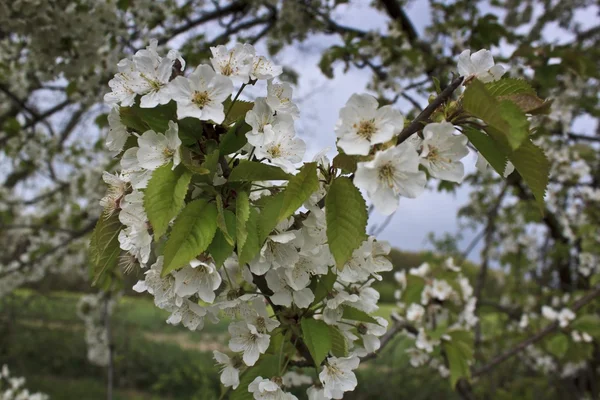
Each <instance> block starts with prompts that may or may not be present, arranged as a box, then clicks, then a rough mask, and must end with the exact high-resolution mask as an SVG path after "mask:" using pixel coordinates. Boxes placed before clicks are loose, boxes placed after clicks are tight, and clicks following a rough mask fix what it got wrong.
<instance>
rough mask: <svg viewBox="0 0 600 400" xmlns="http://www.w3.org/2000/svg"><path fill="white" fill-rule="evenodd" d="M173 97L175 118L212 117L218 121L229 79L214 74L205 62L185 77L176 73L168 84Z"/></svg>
mask: <svg viewBox="0 0 600 400" xmlns="http://www.w3.org/2000/svg"><path fill="white" fill-rule="evenodd" d="M170 90H171V95H172V96H173V100H175V101H176V102H177V118H179V119H183V118H186V117H192V118H198V119H199V120H201V121H208V120H213V121H214V122H216V123H217V124H220V123H222V122H223V120H224V119H225V112H224V110H223V102H224V101H225V99H227V97H229V96H230V95H231V92H232V91H233V83H232V82H231V79H229V78H228V77H226V76H223V75H217V74H216V73H215V71H214V70H213V69H212V68H211V67H210V66H208V65H200V66H198V68H196V69H195V70H194V72H192V74H191V75H190V76H189V77H187V78H185V77H183V76H178V77H177V78H175V80H173V82H172V83H171V85H170Z"/></svg>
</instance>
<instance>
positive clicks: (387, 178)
mask: <svg viewBox="0 0 600 400" xmlns="http://www.w3.org/2000/svg"><path fill="white" fill-rule="evenodd" d="M354 183H355V184H356V185H357V186H358V187H359V188H360V189H364V190H366V192H367V194H368V195H369V198H370V199H371V200H372V201H373V204H374V205H375V208H377V210H378V211H379V212H381V213H382V214H384V215H390V214H392V213H393V212H394V211H396V209H397V208H398V199H399V198H400V196H404V197H409V198H415V197H417V196H419V195H420V194H421V193H422V192H423V190H425V184H426V178H425V173H424V172H423V171H419V155H418V154H417V151H416V150H415V148H414V147H412V145H410V144H407V143H402V144H401V145H399V146H395V147H391V148H389V149H387V150H384V151H380V152H377V153H376V154H375V158H374V159H373V161H368V162H359V163H358V167H357V170H356V174H355V177H354Z"/></svg>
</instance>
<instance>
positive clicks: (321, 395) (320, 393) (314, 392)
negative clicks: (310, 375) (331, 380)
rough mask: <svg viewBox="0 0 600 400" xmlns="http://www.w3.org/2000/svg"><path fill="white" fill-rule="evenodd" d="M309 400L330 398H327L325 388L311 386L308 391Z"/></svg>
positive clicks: (326, 399)
mask: <svg viewBox="0 0 600 400" xmlns="http://www.w3.org/2000/svg"><path fill="white" fill-rule="evenodd" d="M306 394H307V396H308V400H328V399H330V397H326V396H325V390H324V389H323V387H316V386H311V387H309V388H308V389H306Z"/></svg>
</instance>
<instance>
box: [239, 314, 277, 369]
mask: <svg viewBox="0 0 600 400" xmlns="http://www.w3.org/2000/svg"><path fill="white" fill-rule="evenodd" d="M229 334H230V335H231V339H230V340H229V348H230V349H231V351H234V352H236V353H239V352H243V353H244V354H243V356H242V358H243V360H244V364H246V365H248V366H250V367H251V366H253V365H254V364H256V361H258V358H259V357H260V355H261V354H264V353H265V352H266V351H267V349H268V348H269V343H270V342H271V336H270V335H269V334H268V333H260V332H258V331H257V329H256V328H255V327H254V325H250V324H248V323H246V322H245V321H239V322H234V323H231V324H230V325H229Z"/></svg>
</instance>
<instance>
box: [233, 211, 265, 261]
mask: <svg viewBox="0 0 600 400" xmlns="http://www.w3.org/2000/svg"><path fill="white" fill-rule="evenodd" d="M259 218H260V214H259V213H258V211H257V210H256V208H254V207H250V213H249V215H248V221H247V222H246V232H247V235H246V241H245V243H244V246H243V247H242V249H241V250H240V245H239V243H238V256H239V262H240V265H245V264H246V263H248V262H250V261H252V259H253V258H254V257H255V256H256V255H257V254H258V252H259V251H260V246H261V244H262V241H259V232H258V221H259Z"/></svg>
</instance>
